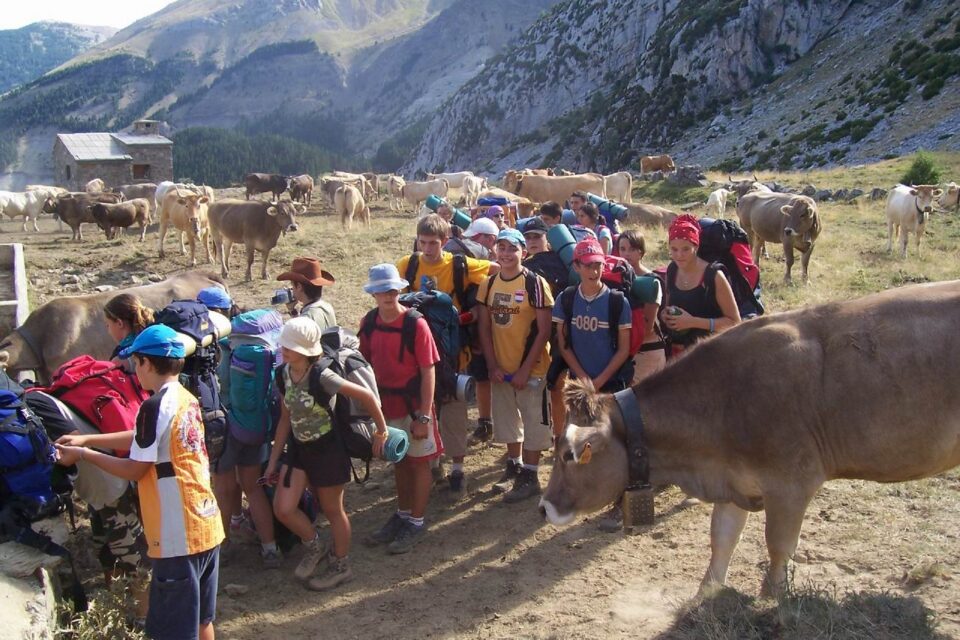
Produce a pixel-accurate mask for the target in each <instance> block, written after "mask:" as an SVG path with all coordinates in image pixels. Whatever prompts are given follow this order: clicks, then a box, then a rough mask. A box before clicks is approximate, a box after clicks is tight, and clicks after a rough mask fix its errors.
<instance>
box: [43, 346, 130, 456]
mask: <svg viewBox="0 0 960 640" xmlns="http://www.w3.org/2000/svg"><path fill="white" fill-rule="evenodd" d="M40 390H41V391H44V392H46V393H48V394H50V395H51V396H53V397H54V398H57V399H58V400H60V401H61V402H63V403H64V404H65V405H67V406H68V407H69V408H70V409H72V410H73V411H75V412H77V413H78V414H80V416H81V417H82V418H83V419H84V420H86V421H87V422H89V423H90V424H91V425H93V426H94V427H95V428H96V429H97V430H98V431H100V433H118V432H120V431H132V430H133V429H134V428H135V427H136V424H137V412H138V411H140V405H141V404H143V401H144V400H146V399H147V397H148V396H147V392H146V391H144V390H143V388H142V387H141V386H140V382H139V381H138V380H137V377H136V376H135V375H130V374H129V373H127V372H126V371H124V369H123V365H120V364H116V363H113V362H107V361H102V360H96V359H94V358H92V357H90V356H87V355H83V356H77V357H76V358H74V359H73V360H68V361H67V362H65V363H63V364H62V365H60V368H59V369H57V371H56V372H55V373H54V374H53V378H52V380H51V382H50V386H48V387H42V388H41V389H40ZM128 454H129V451H120V450H118V451H117V455H118V456H120V457H126V456H127V455H128Z"/></svg>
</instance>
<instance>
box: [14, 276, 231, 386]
mask: <svg viewBox="0 0 960 640" xmlns="http://www.w3.org/2000/svg"><path fill="white" fill-rule="evenodd" d="M219 283H221V280H220V279H219V278H217V277H216V276H214V275H212V274H204V273H199V272H187V273H182V274H179V275H176V276H173V277H172V278H168V279H166V280H164V281H162V282H157V283H155V284H149V285H144V286H141V287H130V288H128V289H124V290H123V291H122V293H132V294H135V295H136V296H137V297H139V298H140V300H141V301H142V302H143V304H145V305H146V306H148V307H152V308H154V309H160V308H162V307H164V306H166V305H167V304H169V303H170V302H171V301H172V300H185V299H193V298H196V297H197V294H198V293H199V292H200V290H201V289H203V288H205V287H210V286H213V285H215V284H219ZM118 293H121V292H120V291H104V292H103V293H91V294H89V295H84V296H73V297H64V298H54V299H53V300H50V301H49V302H47V303H46V304H43V305H41V306H39V307H38V308H36V309H35V310H34V311H33V312H32V313H31V314H30V315H29V316H28V317H27V319H26V320H25V321H24V323H23V324H22V325H21V326H20V327H18V328H17V329H14V331H13V332H12V333H11V334H10V335H8V336H7V337H6V338H4V339H3V340H2V341H0V349H2V350H3V352H0V366H3V367H5V368H6V370H7V373H8V374H11V375H13V374H15V373H17V372H20V371H36V372H37V376H38V377H39V380H38V381H39V382H41V383H48V382H50V377H51V375H52V374H53V372H54V371H56V370H57V368H59V367H60V365H62V364H63V363H64V362H66V361H67V360H70V359H72V358H75V357H77V356H79V355H83V354H89V355H91V356H93V357H94V358H96V359H98V360H108V359H109V358H110V354H111V353H112V352H113V349H114V347H116V346H117V341H116V340H114V339H113V338H111V337H110V334H109V333H107V326H106V323H105V322H104V315H103V307H104V305H106V304H107V302H109V301H110V300H111V299H112V298H113V297H114V296H116V295H117V294H118Z"/></svg>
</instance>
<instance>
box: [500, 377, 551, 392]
mask: <svg viewBox="0 0 960 640" xmlns="http://www.w3.org/2000/svg"><path fill="white" fill-rule="evenodd" d="M503 381H504V382H512V381H513V374H512V373H508V374H506V375H504V376H503ZM541 383H543V378H537V377H535V376H530V377H529V378H527V389H530V390H531V391H536V390H537V389H539V388H540V385H541Z"/></svg>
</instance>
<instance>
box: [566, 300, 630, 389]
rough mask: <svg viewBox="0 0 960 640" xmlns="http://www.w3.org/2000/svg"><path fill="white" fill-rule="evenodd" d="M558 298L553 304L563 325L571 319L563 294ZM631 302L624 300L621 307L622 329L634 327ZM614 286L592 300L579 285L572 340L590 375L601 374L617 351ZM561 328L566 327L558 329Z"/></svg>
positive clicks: (572, 326)
mask: <svg viewBox="0 0 960 640" xmlns="http://www.w3.org/2000/svg"><path fill="white" fill-rule="evenodd" d="M565 295H567V293H566V291H564V292H563V293H561V294H560V295H559V296H558V297H557V302H556V304H554V305H553V321H554V322H557V323H559V324H561V325H562V324H563V323H564V321H565V320H566V319H567V316H566V314H565V313H564V309H563V296H565ZM630 315H631V314H630V303H629V302H628V301H627V300H626V299H624V301H623V308H622V309H621V310H620V328H621V329H624V328H628V327H630V326H631V321H630ZM609 316H610V289H609V288H608V287H607V286H606V285H604V287H603V288H602V289H601V290H600V293H598V294H597V295H596V297H594V298H592V299H590V300H588V299H587V298H585V297H584V295H583V293H582V292H581V291H580V287H577V290H576V294H575V295H574V298H573V317H572V318H571V319H570V341H569V344H570V346H571V347H572V348H573V355H575V356H577V361H578V362H579V363H580V366H581V367H583V370H584V371H586V372H587V375H588V376H590V377H591V378H596V377H597V376H598V375H600V374H601V373H602V372H603V370H604V369H606V368H607V365H608V364H610V360H612V359H613V356H614V354H615V353H616V348H615V346H614V341H613V340H611V339H610V317H609ZM558 330H562V329H560V328H558Z"/></svg>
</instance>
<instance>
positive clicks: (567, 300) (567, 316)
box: [560, 284, 577, 349]
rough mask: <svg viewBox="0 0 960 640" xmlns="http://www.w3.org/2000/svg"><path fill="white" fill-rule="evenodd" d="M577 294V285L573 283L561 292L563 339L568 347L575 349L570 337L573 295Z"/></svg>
mask: <svg viewBox="0 0 960 640" xmlns="http://www.w3.org/2000/svg"><path fill="white" fill-rule="evenodd" d="M575 295H577V285H575V284H572V285H570V286H569V287H567V288H566V289H564V290H563V292H562V293H561V294H560V308H561V309H563V341H564V343H566V345H567V348H568V349H573V342H571V340H570V338H571V336H572V334H571V333H570V325H571V323H572V322H573V297H574V296H575Z"/></svg>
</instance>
